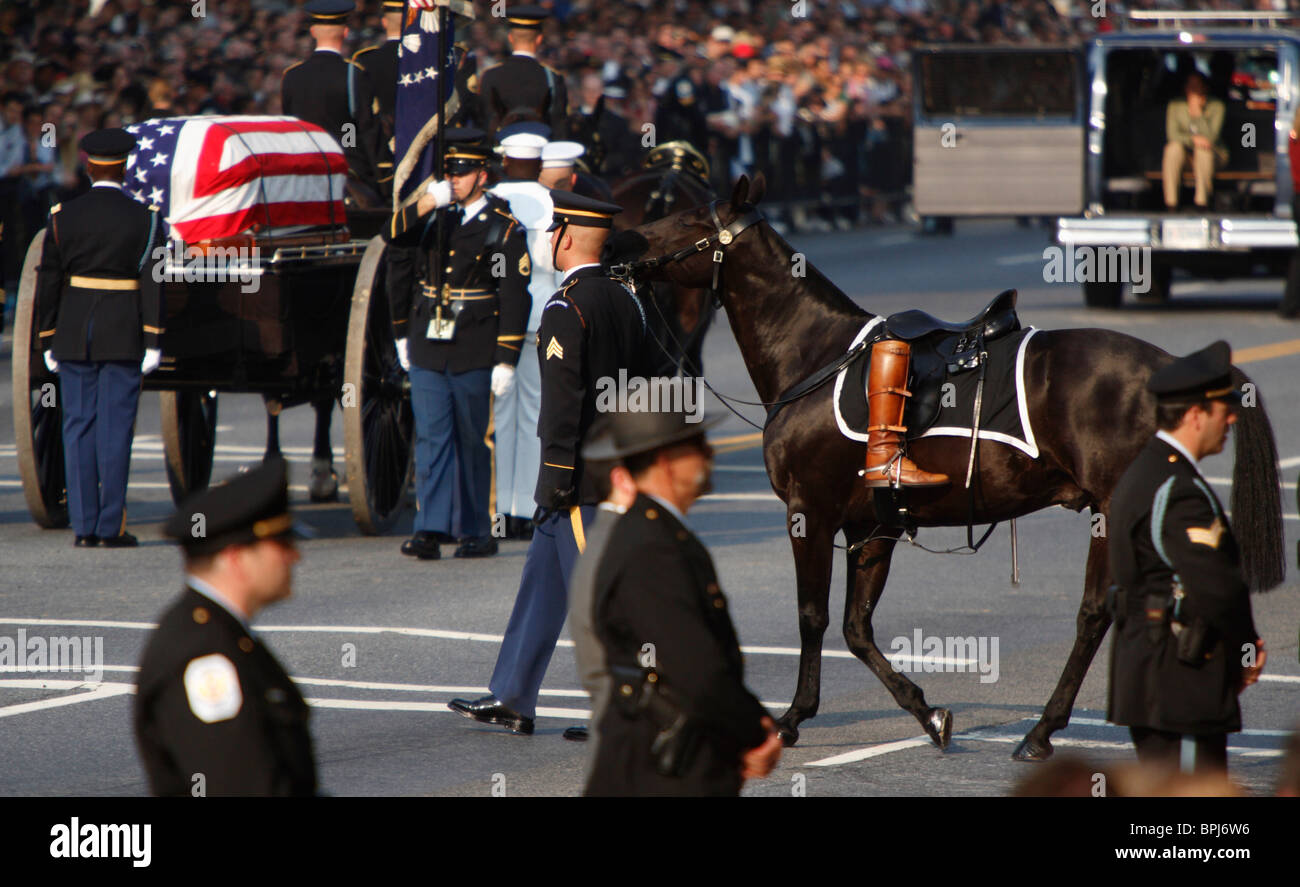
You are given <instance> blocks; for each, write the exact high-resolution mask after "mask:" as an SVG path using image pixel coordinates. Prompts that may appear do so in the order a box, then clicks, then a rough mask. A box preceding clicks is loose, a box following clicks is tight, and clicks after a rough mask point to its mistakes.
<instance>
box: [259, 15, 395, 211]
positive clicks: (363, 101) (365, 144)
mask: <svg viewBox="0 0 1300 887" xmlns="http://www.w3.org/2000/svg"><path fill="white" fill-rule="evenodd" d="M354 8H355V6H354V4H353V2H352V0H311V2H310V3H307V4H306V5H305V6H303V9H305V10H306V11H307V12H308V13H309V14H310V16H311V36H312V39H313V40H315V41H316V51H315V52H313V53H312V54H311V55H310V56H308V57H307V59H306V60H304V61H301V62H294V63H293V64H292V65H290V66H289V67H287V68H285V70H284V76H283V78H282V80H281V81H280V107H281V110H282V111H283V112H284V113H285V114H288V115H291V116H293V117H297V118H299V119H301V120H306V121H307V122H308V123H314V124H316V125H317V126H319V127H320V128H321V129H323V130H325V131H326V132H327V133H329V134H330V135H331V136H332V137H333V138H334V139H335V140H337V141H338V142H339V144H340V145H342V146H343V154H344V156H345V157H346V159H347V162H348V170H349V171H350V172H351V173H352V175H353V177H355V178H356V179H358V180H359V181H360V182H361V183H362V184H364V185H365V186H366V187H367V188H370V189H371V190H375V191H377V190H378V180H379V173H378V166H377V164H378V161H379V159H380V152H381V145H380V142H381V137H380V132H379V123H378V121H377V120H376V119H375V115H374V110H373V108H374V91H373V89H372V87H371V81H370V77H369V76H368V75H367V74H366V70H365V68H363V67H362V66H361V65H359V64H357V63H356V62H350V61H348V60H347V59H345V58H344V57H343V41H344V40H345V39H346V38H347V36H348V29H347V25H346V22H347V20H348V16H349V15H351V14H352V10H353V9H354Z"/></svg>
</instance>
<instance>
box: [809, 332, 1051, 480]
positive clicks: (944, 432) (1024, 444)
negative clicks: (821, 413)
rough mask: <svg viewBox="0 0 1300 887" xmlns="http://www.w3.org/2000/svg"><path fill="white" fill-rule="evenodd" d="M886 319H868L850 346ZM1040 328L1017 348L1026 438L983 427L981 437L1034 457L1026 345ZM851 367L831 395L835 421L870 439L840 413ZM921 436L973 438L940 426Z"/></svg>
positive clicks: (855, 436) (853, 436)
mask: <svg viewBox="0 0 1300 887" xmlns="http://www.w3.org/2000/svg"><path fill="white" fill-rule="evenodd" d="M883 321H884V318H883V317H873V318H871V320H869V321H868V322H867V325H866V326H864V327H863V328H862V329H861V330H859V331H858V334H857V335H856V336H854V337H853V341H852V342H851V343H850V344H849V348H850V349H852V348H853V347H854V346H856V345H857V344H858V343H859V342H861V341H862V340H863V339H865V338H867V336H869V335H871V331H872V329H874V328H875V326H876V324H878V323H882V322H883ZM1036 332H1038V330H1036V329H1034V328H1033V327H1030V328H1029V333H1028V335H1026V336H1025V337H1024V338H1023V339H1022V340H1021V341H1020V348H1019V349H1018V350H1017V351H1016V403H1017V405H1018V406H1019V408H1020V427H1021V428H1022V429H1024V432H1025V438H1026V439H1025V440H1021V439H1019V438H1017V437H1012V436H1011V435H1009V434H1003V433H1002V432H1000V431H985V430H983V429H981V430H980V440H992V441H996V442H998V443H1001V444H1006V445H1007V446H1010V447H1015V448H1016V449H1017V450H1020V451H1021V452H1023V453H1024V454H1025V455H1027V456H1029V458H1031V459H1037V458H1038V443H1037V442H1036V441H1035V440H1034V429H1033V426H1031V425H1030V424H1029V404H1028V403H1027V402H1026V399H1025V346H1027V345H1028V344H1029V340H1030V339H1032V338H1033V337H1034V333H1036ZM848 371H849V368H848V367H845V368H844V369H842V370H840V371H839V372H838V373H836V374H835V395H834V397H832V399H831V403H832V405H833V409H834V411H835V424H836V425H838V426H839V429H840V434H843V435H844V436H845V437H847V438H848V439H849V440H856V441H861V442H862V443H866V442H867V434H866V432H862V431H854V430H852V429H851V428H849V426H848V425H847V424H846V423H845V421H844V416H842V415H841V414H840V393H841V392H842V391H843V390H844V376H845V374H846V373H847V372H848ZM921 437H965V438H968V439H969V438H970V429H969V428H954V427H945V426H940V427H935V428H931V429H930V430H929V431H927V432H925V434H922V435H921Z"/></svg>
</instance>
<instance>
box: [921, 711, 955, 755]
mask: <svg viewBox="0 0 1300 887" xmlns="http://www.w3.org/2000/svg"><path fill="white" fill-rule="evenodd" d="M925 732H926V733H928V734H930V738H931V739H932V740H934V744H935V745H937V746H939V748H940V749H945V750H946V749H947V748H948V743H949V742H950V741H951V740H952V712H950V711H948V709H946V708H932V709H930V714H929V715H927V716H926V719H925Z"/></svg>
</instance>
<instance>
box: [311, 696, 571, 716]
mask: <svg viewBox="0 0 1300 887" xmlns="http://www.w3.org/2000/svg"><path fill="white" fill-rule="evenodd" d="M307 704H308V705H310V706H312V707H313V708H340V709H346V710H349V711H423V712H440V713H443V714H449V715H450V714H458V712H453V711H452V710H451V709H449V708H447V705H446V703H443V702H384V701H380V700H374V699H308V700H307ZM537 717H539V718H565V719H568V720H581V721H585V720H589V719H590V718H591V712H590V711H589V710H587V709H584V708H539V709H537Z"/></svg>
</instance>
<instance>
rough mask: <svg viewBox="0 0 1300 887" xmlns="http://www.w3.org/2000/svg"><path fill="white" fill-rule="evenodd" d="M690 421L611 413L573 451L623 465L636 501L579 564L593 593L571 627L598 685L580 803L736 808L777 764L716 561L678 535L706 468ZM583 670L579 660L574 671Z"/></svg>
mask: <svg viewBox="0 0 1300 887" xmlns="http://www.w3.org/2000/svg"><path fill="white" fill-rule="evenodd" d="M693 418H694V419H699V418H700V417H698V416H695V417H693V416H691V415H690V414H688V413H686V412H682V411H677V412H673V411H665V412H619V413H615V414H614V416H613V421H612V422H611V428H610V433H609V435H608V436H607V437H606V438H605V439H604V440H602V441H597V442H595V443H594V444H592V445H591V446H588V447H585V448H584V449H583V456H584V458H586V459H589V460H593V461H594V460H610V459H619V460H622V464H623V466H624V468H625V469H626V471H627V472H628V474H629V475H630V478H631V481H632V483H633V484H634V487H635V491H636V496H635V499H634V500H633V502H632V504H631V505H630V506H629V507H628V509H627V511H626V513H625V514H623V515H622V516H621V517H617V518H615V519H614V521H613V524H612V526H610V527H609V529H608V530H607V531H606V533H607V537H606V538H605V541H604V543H603V551H601V552H600V553H599V561H597V562H592V563H588V562H587V561H586V558H585V557H584V560H583V563H582V566H581V567H580V568H579V572H580V575H581V577H582V578H583V581H585V582H589V583H590V585H591V588H590V589H589V590H588V591H587V592H586V593H585V597H586V600H585V606H586V607H588V608H589V611H588V612H587V613H584V614H583V616H582V617H581V621H584V622H586V623H587V624H589V625H590V627H591V630H592V632H594V634H595V637H596V638H597V639H598V640H599V644H600V646H601V647H602V648H603V653H604V656H603V657H598V658H602V659H603V661H604V663H605V666H606V671H607V674H608V683H607V684H605V689H604V691H603V697H602V698H598V699H593V700H592V712H593V715H595V714H596V713H599V721H598V722H597V723H596V732H597V738H598V741H597V743H596V747H595V750H594V751H595V758H594V760H593V761H592V763H591V767H590V772H589V776H588V780H587V785H586V792H585V793H586V794H587V795H622V796H629V795H630V796H648V795H720V796H727V795H730V796H735V795H738V794H739V793H740V787H741V784H742V782H743V781H744V780H745V779H749V778H754V777H762V776H766V775H767V774H768V773H769V772H771V770H772V768H773V767H774V766H775V765H776V762H777V760H778V759H779V758H780V755H781V739H780V736H779V735H778V733H777V731H776V725H775V723H774V722H773V721H772V718H771V716H770V715H769V714H768V713H767V710H766V709H764V708H763V704H762V703H761V702H759V701H758V699H757V698H755V697H754V695H753V694H752V693H750V692H749V690H748V689H746V687H745V683H744V667H743V660H742V658H741V654H740V643H739V641H738V639H737V637H736V630H735V626H734V625H733V624H732V621H731V617H730V615H729V614H728V612H727V599H726V597H725V596H724V595H723V593H722V590H721V588H720V587H719V584H718V576H717V573H716V571H715V570H714V568H713V560H712V558H710V557H709V552H708V550H707V549H706V548H705V547H704V545H703V543H701V542H700V540H699V539H698V538H697V537H696V536H695V534H694V533H692V532H691V530H690V528H689V527H688V526H687V525H686V512H687V511H688V510H689V509H690V507H691V505H692V504H693V503H694V502H695V500H696V499H697V498H698V497H700V496H701V495H703V494H704V493H707V492H708V491H709V489H710V485H709V474H710V471H711V468H712V462H713V451H712V449H711V448H710V447H709V445H708V443H707V442H706V441H705V437H704V431H705V429H706V428H707V427H708V426H709V425H711V424H713V421H710V420H708V419H705V420H704V421H702V422H700V421H695V422H692V419H693ZM717 418H720V417H717ZM611 480H613V478H611ZM593 553H594V552H593ZM577 581H578V580H577V579H575V584H576V583H577ZM576 597H577V591H576V590H575V600H576ZM576 637H577V635H575V640H576ZM590 640H591V639H590V637H586V638H584V644H586V645H589V644H590ZM591 658H593V657H592V656H591V654H590V653H589V652H587V651H584V655H583V656H582V657H580V661H582V660H584V659H585V660H590V659H591Z"/></svg>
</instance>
